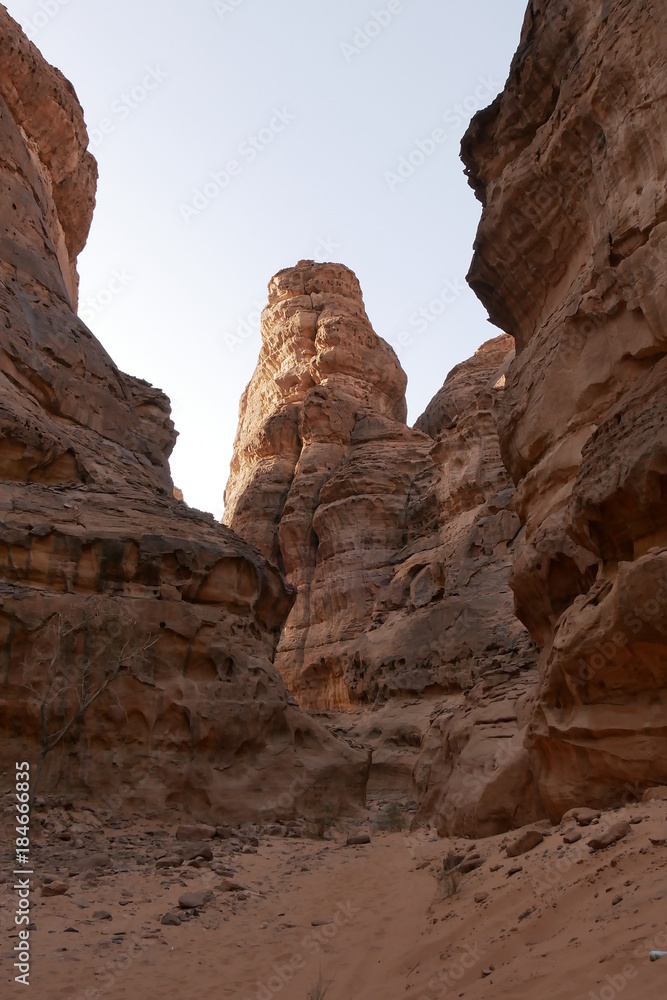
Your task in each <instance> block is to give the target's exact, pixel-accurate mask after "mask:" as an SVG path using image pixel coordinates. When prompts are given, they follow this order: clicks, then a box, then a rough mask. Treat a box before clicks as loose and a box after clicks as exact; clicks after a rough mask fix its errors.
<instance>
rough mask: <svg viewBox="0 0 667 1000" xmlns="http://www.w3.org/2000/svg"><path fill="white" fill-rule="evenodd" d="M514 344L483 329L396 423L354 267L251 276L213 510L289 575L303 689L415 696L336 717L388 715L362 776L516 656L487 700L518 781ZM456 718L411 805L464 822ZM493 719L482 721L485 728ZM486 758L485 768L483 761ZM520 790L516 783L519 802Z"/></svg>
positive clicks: (472, 723) (334, 694) (342, 697)
mask: <svg viewBox="0 0 667 1000" xmlns="http://www.w3.org/2000/svg"><path fill="white" fill-rule="evenodd" d="M512 353H513V343H512V340H511V338H509V337H499V338H497V339H496V340H495V341H490V342H489V343H487V344H485V345H483V347H481V348H480V350H479V351H478V352H477V354H476V355H475V356H474V358H472V359H471V360H470V361H468V362H465V363H464V364H462V365H459V366H458V368H456V369H455V370H454V371H453V372H452V373H451V375H450V376H449V377H448V379H447V381H446V382H445V384H444V386H443V388H442V390H441V391H440V392H439V393H438V394H437V396H436V397H435V399H434V400H433V401H432V403H431V404H430V406H429V407H428V409H427V411H426V413H425V414H424V415H423V416H422V417H421V418H420V419H419V420H418V421H417V424H416V426H415V428H414V429H411V428H409V427H407V426H406V423H405V417H406V405H405V397H404V391H405V385H406V379H405V375H404V373H403V371H402V370H401V368H400V365H399V363H398V360H397V358H396V356H395V354H394V352H393V351H392V350H391V348H390V347H389V346H388V345H387V344H386V343H385V342H384V341H383V340H382V339H381V338H380V337H378V336H377V334H376V333H375V332H374V331H373V329H372V327H371V325H370V322H369V320H368V318H367V316H366V313H365V310H364V306H363V300H362V297H361V290H360V288H359V284H358V282H357V279H356V278H355V276H354V275H353V274H352V272H351V271H349V270H348V269H347V268H345V267H343V266H341V265H334V264H314V263H313V262H311V261H301V262H300V263H299V264H298V265H296V267H294V268H290V269H288V270H286V271H281V272H280V273H279V274H278V275H276V277H275V278H274V279H273V280H272V281H271V283H270V285H269V304H268V306H267V308H266V309H265V310H264V313H263V316H262V348H261V351H260V356H259V360H258V363H257V368H256V370H255V373H254V375H253V377H252V379H251V381H250V384H249V385H248V388H247V389H246V392H245V393H244V396H243V398H242V400H241V406H240V414H239V429H238V433H237V437H236V443H235V450H234V457H233V460H232V466H231V473H230V478H229V482H228V486H227V491H226V496H225V499H226V508H225V520H226V523H227V524H229V525H230V526H231V527H232V528H233V529H234V530H235V531H237V532H239V533H240V534H243V536H244V537H246V538H247V539H248V540H249V541H251V542H252V543H253V544H254V545H256V546H257V547H258V548H259V549H260V550H261V551H263V552H264V554H265V555H267V556H268V557H270V558H271V559H272V560H274V561H275V562H276V563H278V564H279V565H281V566H282V567H283V568H284V571H285V574H286V578H287V580H288V582H289V583H290V584H291V585H292V586H294V587H295V589H296V592H297V596H296V601H295V603H294V607H293V608H292V610H291V611H290V614H289V616H288V618H287V622H286V624H285V627H284V629H283V632H282V635H281V638H280V642H279V645H278V652H277V655H276V666H277V667H278V669H279V670H280V672H281V673H282V675H283V677H284V678H285V679H286V680H287V682H288V685H289V687H290V689H291V690H292V691H293V692H295V693H296V695H297V697H298V699H299V702H300V703H301V705H302V706H305V707H307V708H309V709H311V710H317V711H325V710H326V711H329V712H330V711H332V710H336V709H338V710H349V709H352V708H354V707H355V706H359V705H371V706H376V707H377V706H378V705H381V704H383V703H385V702H386V701H387V699H401V698H403V699H405V698H411V697H414V696H419V698H420V699H421V700H422V709H421V723H420V724H417V723H415V722H414V719H413V718H412V716H414V712H411V713H408V714H409V715H410V717H411V719H412V721H411V722H410V724H409V725H407V729H406V725H405V723H403V724H402V723H401V721H400V719H398V718H397V717H396V713H395V712H394V713H392V712H391V711H390V712H387V711H386V710H383V712H382V714H381V716H380V715H378V714H373V715H371V716H370V717H369V718H368V720H367V724H365V723H364V722H363V721H361V722H360V721H359V720H357V721H355V720H354V719H353V720H352V721H351V722H350V723H346V722H345V720H344V719H343V718H339V719H338V720H337V721H336V725H337V726H338V727H339V728H340V730H341V731H345V732H347V733H348V735H351V736H353V737H354V738H355V739H357V740H362V741H364V733H366V735H368V732H369V731H372V730H373V729H374V728H375V729H377V728H378V726H380V728H382V726H381V721H380V720H381V718H382V719H386V720H390V721H389V722H388V725H389V730H390V732H388V733H387V734H386V735H387V739H388V741H389V744H390V745H389V747H387V745H384V746H380V747H379V750H376V755H375V762H376V768H375V772H374V777H373V778H372V781H371V784H372V785H375V784H377V782H381V783H384V784H383V785H382V787H384V788H387V787H390V786H391V783H392V777H391V772H392V771H393V773H394V780H395V774H396V768H399V769H400V768H401V765H400V762H399V761H398V760H397V759H396V752H397V746H401V745H402V746H403V748H404V751H405V753H407V755H408V757H409V754H410V750H406V749H405V748H406V747H409V746H410V745H412V747H413V755H414V757H415V758H416V752H415V751H414V748H415V747H416V748H417V750H418V748H419V744H420V742H421V738H422V735H423V733H424V731H425V730H426V729H428V726H429V721H430V717H431V716H432V715H434V714H435V716H436V717H438V719H439V724H440V723H442V721H443V719H442V717H441V716H442V714H443V713H445V714H446V711H447V706H449V705H450V704H451V703H452V699H453V700H454V702H456V703H460V702H461V701H462V700H465V698H464V695H463V692H467V691H470V690H471V689H472V688H473V687H474V685H475V684H476V683H477V682H478V681H480V680H481V679H482V678H486V679H485V681H484V685H483V688H482V690H483V691H484V692H485V693H486V692H489V691H490V690H491V689H492V688H493V687H494V686H495V685H496V684H500V685H502V684H506V683H507V681H508V678H515V679H516V678H517V677H518V676H519V675H521V678H520V680H518V681H517V683H516V685H515V688H514V689H513V695H510V696H506V698H507V697H509V701H506V705H505V709H504V711H503V713H501V714H502V716H503V718H502V725H501V729H503V733H502V735H504V736H505V737H506V739H507V741H508V742H509V741H513V744H512V745H513V750H512V752H511V753H510V754H506V755H505V757H504V758H503V763H502V770H503V773H504V772H505V771H506V770H507V767H508V766H510V764H511V767H512V768H513V769H514V770H515V771H516V773H517V774H518V773H519V772H520V773H521V779H520V780H521V782H522V783H523V784H525V785H530V783H531V779H530V776H529V774H528V771H527V755H526V754H525V752H524V751H523V749H522V747H521V741H520V740H519V739H518V736H517V733H518V728H517V727H518V726H519V725H520V724H521V725H522V724H523V721H522V722H521V723H519V722H518V721H517V719H518V716H517V713H516V712H514V710H513V708H512V709H511V710H509V709H508V707H507V705H512V706H514V703H515V701H516V699H517V698H518V697H519V696H520V694H521V693H523V692H524V691H525V688H526V684H527V683H528V680H529V675H528V674H526V673H525V671H527V670H529V669H530V667H531V666H532V665H533V662H534V653H533V647H532V644H531V643H530V640H529V637H528V635H527V633H526V632H525V630H524V629H523V627H522V626H521V625H520V624H519V623H518V622H517V621H516V619H515V618H514V615H513V611H512V595H511V592H510V590H509V586H508V576H509V568H510V564H511V561H512V547H513V543H514V540H515V538H516V536H517V534H518V533H519V531H520V524H519V520H518V517H517V516H516V514H515V513H513V511H512V510H511V501H512V496H513V489H512V486H511V483H510V481H509V478H508V476H507V474H506V472H505V470H504V468H503V465H502V461H501V458H500V450H499V444H498V438H497V432H496V418H497V411H498V407H499V405H500V401H501V399H502V396H503V392H504V388H503V386H504V382H505V375H506V371H507V369H508V367H509V363H510V361H511V358H512ZM477 693H478V694H479V691H478V692H477ZM450 696H451V697H450ZM478 701H479V699H477V697H476V698H475V704H478ZM481 704H482V705H486V704H487V698H486V696H484V697H482V698H481ZM418 714H419V713H418ZM390 717H391V718H390ZM466 717H467V716H466ZM406 718H407V716H406ZM468 721H469V726H468V728H467V729H466V735H465V736H464V735H462V734H459V737H458V739H457V741H456V743H455V744H454V741H452V742H450V743H449V744H447V746H446V747H444V748H442V752H441V753H436V752H432V753H430V754H429V756H428V761H427V760H426V759H425V760H424V761H422V762H421V763H420V769H419V789H418V790H419V792H420V793H421V794H422V795H423V796H425V797H426V798H427V799H428V805H427V806H425V807H424V810H423V812H422V818H426V817H428V818H434V819H436V821H437V822H438V824H439V825H440V826H441V827H442V828H443V829H448V828H450V827H452V828H456V829H460V828H462V827H463V826H466V825H472V824H473V823H474V821H475V817H477V815H478V813H477V811H476V807H475V804H474V802H473V801H472V799H471V798H470V797H465V796H459V798H458V799H457V802H456V804H454V802H453V801H452V800H451V798H450V797H449V793H448V789H449V786H450V781H454V783H456V781H457V780H458V770H457V769H458V767H459V764H458V762H459V758H460V757H461V755H462V754H463V752H464V750H465V748H466V746H467V744H468V740H469V738H470V736H471V734H472V732H473V730H475V727H476V725H477V722H478V719H477V716H476V715H475V714H474V712H473V715H472V717H471V719H468ZM482 724H484V723H482ZM503 727H504V728H503ZM403 730H405V732H403ZM500 735H501V734H500V733H499V732H494V733H493V735H492V736H490V737H489V739H490V740H495V743H494V744H493V745H494V746H496V747H497V746H498V745H499V743H500V742H502V740H501V739H500ZM371 742H372V740H371ZM376 742H377V741H376ZM515 744H516V745H515ZM489 745H490V744H489ZM405 753H404V757H405ZM381 759H382V760H384V763H383V764H381ZM406 759H407V758H406ZM389 760H390V761H391V763H388V761H389ZM414 762H415V761H414V760H413V761H412V763H414ZM403 766H404V765H403ZM462 766H467V765H465V762H464V764H463V765H462ZM378 768H379V769H380V771H381V772H382V774H381V775H378V774H377V771H378ZM491 770H492V771H493V778H492V779H489V783H490V784H491V785H493V786H494V787H495V783H496V782H497V779H498V777H499V772H498V768H491ZM453 775H454V777H453ZM404 779H405V775H404ZM406 783H407V781H406ZM524 798H526V799H527V800H528V799H530V795H529V794H528V793H526V796H524ZM494 808H495V807H494ZM533 808H534V807H533V805H532V800H531V803H529V804H528V805H527V806H526V810H527V812H528V813H529V814H530V815H529V818H531V816H532V814H533V813H532V812H531V810H532V809H533ZM516 809H518V806H517V802H516V801H512V802H509V801H505V802H503V803H502V806H498V807H497V812H498V815H497V816H494V818H492V819H489V823H491V824H492V825H493V824H494V823H495V824H496V825H495V826H494V830H496V829H498V828H501V827H502V828H504V827H505V826H507V825H511V822H512V820H511V814H512V811H513V810H516ZM501 813H502V817H501V816H500V814H501Z"/></svg>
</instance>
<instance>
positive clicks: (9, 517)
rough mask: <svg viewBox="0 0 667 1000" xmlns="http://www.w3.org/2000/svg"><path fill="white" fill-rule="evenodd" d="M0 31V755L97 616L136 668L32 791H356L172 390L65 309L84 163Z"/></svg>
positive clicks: (269, 586)
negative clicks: (175, 467)
mask: <svg viewBox="0 0 667 1000" xmlns="http://www.w3.org/2000/svg"><path fill="white" fill-rule="evenodd" d="M0 46H1V47H2V53H3V60H2V66H1V67H0V139H1V142H2V149H3V157H2V162H1V163H0V216H1V217H2V222H3V235H2V237H1V242H0V281H1V285H0V740H1V743H2V748H3V752H2V760H1V762H0V764H1V767H0V769H1V770H8V769H9V768H10V767H11V769H12V770H13V762H14V761H15V760H22V759H24V758H25V759H27V760H29V761H31V762H33V764H34V763H35V762H36V759H37V755H38V753H39V749H40V745H41V743H42V733H41V731H40V718H39V714H40V702H41V703H43V704H44V705H45V708H46V712H47V723H48V734H51V735H52V734H53V733H55V732H57V731H58V730H59V729H61V728H63V727H64V726H65V725H66V724H67V723H68V720H71V719H72V717H73V713H74V712H75V710H76V708H77V705H78V704H79V702H78V701H77V698H78V694H77V692H78V691H81V692H82V698H83V700H84V701H85V700H87V699H88V698H89V697H90V695H91V694H93V693H94V692H95V691H96V690H97V689H99V688H100V687H101V685H102V684H103V682H104V680H105V678H106V677H107V676H108V670H109V669H110V666H113V665H110V664H108V663H106V664H105V662H104V657H105V653H104V651H105V649H108V648H111V647H109V646H108V645H105V643H106V642H107V638H108V636H109V635H110V636H115V637H116V638H118V636H119V635H128V639H127V642H128V643H129V644H130V645H131V644H132V643H131V633H132V630H135V631H136V633H137V635H143V636H145V640H146V641H145V642H144V643H143V645H144V646H145V647H146V648H145V651H144V652H145V655H143V656H142V666H141V670H138V671H133V670H132V669H123V670H122V671H121V673H120V675H119V676H118V677H117V678H116V679H115V680H114V682H113V684H111V685H109V687H108V689H107V690H105V691H104V692H103V693H102V694H101V695H100V697H99V698H98V699H97V700H96V701H95V702H94V703H93V704H92V705H91V707H90V708H89V710H88V712H87V714H86V715H85V718H84V719H83V721H81V720H80V719H77V720H76V724H75V725H73V726H72V727H71V728H70V729H69V730H68V733H67V736H66V738H65V739H64V740H63V741H62V742H60V743H59V745H58V746H57V747H55V748H54V749H53V751H52V752H51V753H50V754H49V755H48V756H47V757H46V760H45V767H44V772H43V776H42V789H43V790H44V791H59V792H65V793H67V794H72V793H78V794H86V795H87V796H88V797H90V798H92V799H94V800H95V799H97V800H100V799H104V798H106V799H107V800H110V799H111V798H113V800H114V801H116V802H118V801H120V802H121V803H122V808H126V809H141V810H142V812H146V811H147V810H157V811H160V812H162V813H164V812H165V811H167V812H168V811H170V810H172V811H175V812H178V811H180V812H188V813H189V814H190V815H192V816H195V817H196V818H198V819H205V820H207V821H213V822H222V821H238V820H241V819H249V818H252V817H254V816H257V815H259V814H260V813H262V814H264V815H271V814H272V813H282V814H291V813H294V811H295V810H297V809H298V810H299V811H301V812H311V813H312V812H317V813H323V812H329V813H332V814H338V813H340V812H341V811H346V810H350V809H354V808H356V807H357V806H358V805H359V804H362V803H363V802H364V799H365V783H366V779H367V771H368V761H367V755H366V754H365V753H364V752H362V751H359V750H354V749H352V748H351V747H349V746H348V745H347V744H346V743H344V742H342V741H340V740H337V739H336V738H334V737H333V736H332V735H331V734H330V733H329V732H328V731H327V730H326V729H324V728H323V727H322V726H321V725H319V723H317V722H316V721H314V720H311V719H309V718H308V717H307V716H305V715H304V714H303V712H301V710H300V709H299V708H298V706H297V705H296V703H295V701H294V699H293V698H292V697H291V695H290V694H289V693H288V691H287V689H286V687H285V685H284V683H283V681H282V679H281V678H280V675H279V674H278V672H277V671H276V669H275V667H274V666H273V663H272V660H273V656H274V652H275V646H276V643H277V639H278V635H279V633H280V628H281V626H282V624H283V621H284V619H285V617H286V615H287V613H288V611H289V609H290V607H291V605H292V602H293V599H294V595H293V594H291V593H290V592H289V591H288V590H287V589H286V588H285V586H284V583H283V581H282V578H281V575H280V573H279V571H278V569H277V568H276V567H275V566H272V565H271V564H270V563H268V562H267V560H266V559H265V558H264V557H263V556H262V555H261V554H260V552H258V551H257V550H255V549H253V548H252V546H250V545H248V544H247V543H246V542H245V541H242V540H241V539H240V538H239V537H237V536H236V535H235V534H234V533H233V532H232V531H230V530H229V529H227V528H225V527H223V526H221V525H218V524H216V523H215V522H214V520H213V518H212V517H210V516H208V515H204V514H201V513H199V512H197V511H193V510H191V509H189V508H188V507H187V506H186V505H185V504H184V503H182V502H179V500H178V499H176V498H175V497H174V496H173V483H172V481H171V477H170V473H169V466H168V458H169V454H170V452H171V450H172V448H173V446H174V443H175V440H176V434H175V431H174V427H173V424H172V422H171V418H170V408H169V402H168V400H167V399H166V397H165V396H164V394H163V393H162V392H160V391H159V390H157V389H154V388H153V387H152V386H150V385H149V384H148V383H146V382H143V381H141V380H140V379H136V378H133V377H131V376H128V375H125V374H124V373H123V372H120V371H119V370H118V369H117V367H116V366H115V365H114V363H113V361H112V360H111V358H110V357H109V356H108V355H107V354H106V352H105V351H104V349H103V348H102V346H101V345H100V343H99V342H98V341H97V340H96V339H95V337H94V336H93V335H92V334H91V332H90V331H89V330H88V329H87V327H86V326H85V325H84V324H83V323H82V322H81V321H80V320H79V319H78V318H77V316H76V315H75V308H76V299H77V275H76V257H77V254H78V253H79V251H80V250H81V248H82V247H83V245H84V243H85V241H86V237H87V233H88V227H89V225H90V220H91V215H92V209H93V205H94V193H95V183H96V165H95V161H94V160H93V158H92V157H91V155H90V154H89V153H88V152H86V147H87V134H86V129H85V125H84V121H83V114H82V111H81V108H80V107H79V104H78V101H77V99H76V95H75V93H74V90H73V88H72V87H71V85H70V84H69V83H68V82H67V81H66V80H65V79H64V78H63V77H62V75H61V74H60V73H59V72H58V71H57V70H55V69H53V68H52V67H50V66H49V65H48V64H47V63H46V62H45V61H44V59H43V58H42V57H41V55H40V54H39V52H38V50H37V49H36V48H35V47H34V46H33V45H32V44H31V43H30V42H28V40H27V39H26V38H25V36H24V35H23V34H22V32H21V31H20V29H19V28H18V26H17V25H16V24H15V23H14V22H13V21H12V19H11V18H10V17H9V16H8V14H7V12H6V10H5V9H4V8H2V7H0ZM65 637H68V638H67V640H66V638H65ZM54 642H55V643H56V645H55V646H54V644H53V643H54ZM58 643H60V647H59V646H58ZM65 647H67V648H65ZM123 648H124V649H125V650H126V651H127V649H128V648H129V646H128V645H127V644H125V645H124V646H123ZM45 650H46V651H47V652H48V651H49V650H50V652H51V653H52V654H53V657H52V658H51V660H50V661H49V660H48V658H45ZM122 654H123V650H122V649H121V651H120V654H119V655H121V657H122ZM67 657H70V660H69V662H68V663H65V662H64V660H65V659H66V658H67ZM54 664H55V667H54ZM77 665H78V666H77ZM73 668H74V669H75V670H76V669H78V670H79V674H78V675H77V676H73V675H72V673H71V670H72V669H73ZM54 671H55V672H56V673H58V676H57V677H54ZM54 680H55V681H57V682H58V684H55V685H54V683H52V682H54ZM96 686H97V687H96ZM48 734H47V735H48ZM119 790H120V800H119V799H118V793H119Z"/></svg>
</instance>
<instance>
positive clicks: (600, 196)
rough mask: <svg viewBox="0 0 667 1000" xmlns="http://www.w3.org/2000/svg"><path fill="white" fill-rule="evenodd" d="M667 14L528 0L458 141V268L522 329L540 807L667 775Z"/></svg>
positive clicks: (526, 574) (614, 2)
mask: <svg viewBox="0 0 667 1000" xmlns="http://www.w3.org/2000/svg"><path fill="white" fill-rule="evenodd" d="M666 33H667V10H666V9H665V5H664V4H663V3H659V2H650V0H648V2H645V3H627V2H621V0H610V2H607V3H604V4H590V3H587V2H584V0H577V2H573V3H567V4H565V3H556V2H548V3H547V2H536V3H531V5H530V8H529V11H528V13H527V15H526V20H525V23H524V28H523V34H522V39H521V45H520V48H519V51H518V52H517V55H516V57H515V59H514V62H513V64H512V68H511V72H510V76H509V80H508V82H507V85H506V87H505V90H504V92H503V94H502V95H501V96H500V97H499V98H498V99H497V101H496V102H495V103H494V104H493V105H492V106H491V107H490V108H489V109H487V110H486V111H484V112H482V113H481V114H479V115H477V117H476V118H475V119H474V120H473V123H472V125H471V128H470V130H469V132H468V134H467V136H466V137H465V139H464V141H463V155H464V160H465V162H466V164H467V167H468V172H469V176H470V181H471V184H472V185H473V187H474V188H475V191H476V192H477V194H478V196H479V198H480V199H481V201H482V204H483V206H484V210H483V216H482V221H481V225H480V228H479V232H478V236H477V241H476V247H475V257H474V260H473V264H472V268H471V271H470V276H469V277H470V283H471V284H472V286H473V288H474V289H475V290H476V292H477V293H478V295H479V296H480V298H481V299H482V301H483V302H484V304H485V305H486V306H487V308H488V309H489V312H490V314H491V317H492V319H493V321H494V322H495V323H496V324H497V325H498V326H500V327H501V328H502V329H503V330H505V331H507V332H508V333H511V334H512V335H513V336H514V337H515V339H516V344H517V359H516V362H515V363H514V365H513V366H512V369H511V371H510V373H509V375H508V382H507V390H506V393H505V396H504V400H503V403H502V406H501V414H500V421H499V431H500V440H501V445H502V451H503V458H504V460H505V464H506V466H507V468H508V470H509V472H510V474H511V476H512V479H513V480H514V482H515V483H516V484H517V499H516V507H517V511H518V513H519V515H520V517H521V520H522V523H523V524H525V536H524V538H523V540H522V542H521V547H520V551H519V553H518V556H517V558H516V562H515V565H514V569H513V575H512V587H513V590H514V593H515V597H516V605H517V613H518V615H519V617H520V618H521V620H522V621H523V622H524V623H525V624H526V626H527V627H528V629H529V630H530V632H531V633H532V635H533V637H534V638H535V639H536V641H537V642H538V643H539V644H540V646H541V647H542V654H541V660H540V675H541V687H540V695H539V701H538V703H537V705H536V707H535V710H534V713H533V717H532V722H531V731H530V738H529V741H528V744H527V745H528V746H529V747H531V748H532V750H533V752H534V755H535V761H536V769H537V770H538V772H539V786H540V791H541V795H542V797H543V799H544V801H545V803H546V805H547V806H548V808H549V811H550V813H551V814H552V816H554V817H558V816H560V815H561V814H562V812H563V810H564V809H565V808H567V807H569V806H572V805H581V804H584V803H586V804H593V805H597V806H605V805H608V804H610V803H612V802H618V801H619V800H620V799H622V798H623V797H624V796H633V795H637V794H640V793H641V790H642V789H643V788H645V787H646V786H647V785H648V784H655V783H661V782H664V781H665V780H666V778H667V753H666V750H667V745H666V742H665V725H664V718H665V708H666V702H665V690H666V687H665V680H666V673H665V671H666V670H667V626H666V624H665V623H666V621H667V617H666V615H665V608H666V607H667V586H666V581H667V487H666V483H667V479H666V470H667V466H666V464H665V456H666V452H665V445H666V440H665V427H666V426H667V419H666V410H665V406H666V400H667V394H666V393H665V388H666V384H665V377H666V371H667V369H666V367H665V355H666V353H667V325H666V321H665V316H666V315H667V278H666V275H667V268H666V264H667V253H666V246H667V183H666V181H665V177H666V166H667V139H666V136H667V102H666V101H665V89H666V86H667V52H666V50H665V43H664V40H665V36H666Z"/></svg>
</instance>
